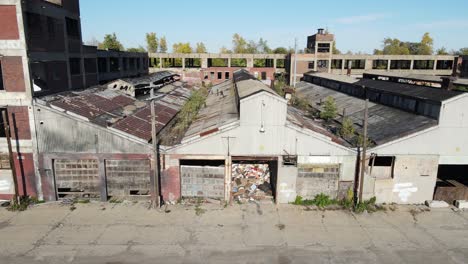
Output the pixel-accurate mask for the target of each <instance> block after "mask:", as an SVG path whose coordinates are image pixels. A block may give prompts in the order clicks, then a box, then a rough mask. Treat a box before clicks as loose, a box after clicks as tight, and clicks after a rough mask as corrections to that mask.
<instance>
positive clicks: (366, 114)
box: [359, 86, 369, 202]
mask: <svg viewBox="0 0 468 264" xmlns="http://www.w3.org/2000/svg"><path fill="white" fill-rule="evenodd" d="M362 88H364V94H365V98H366V101H365V108H364V124H363V127H364V136H363V140H362V155H361V175H360V177H359V202H362V196H363V190H364V173H365V170H366V162H367V159H366V152H367V122H368V118H369V99H368V98H367V89H366V87H365V86H363V87H362Z"/></svg>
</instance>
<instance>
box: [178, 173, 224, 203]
mask: <svg viewBox="0 0 468 264" xmlns="http://www.w3.org/2000/svg"><path fill="white" fill-rule="evenodd" d="M180 169H181V178H182V185H181V187H182V196H183V197H209V198H220V199H224V166H220V167H210V166H181V168H180Z"/></svg>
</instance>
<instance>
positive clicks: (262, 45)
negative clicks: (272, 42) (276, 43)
mask: <svg viewBox="0 0 468 264" xmlns="http://www.w3.org/2000/svg"><path fill="white" fill-rule="evenodd" d="M257 52H258V53H262V54H267V53H271V48H270V47H269V46H268V43H267V41H266V40H264V39H263V38H260V40H259V41H258V45H257Z"/></svg>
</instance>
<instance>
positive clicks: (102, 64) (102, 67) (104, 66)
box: [98, 58, 107, 73]
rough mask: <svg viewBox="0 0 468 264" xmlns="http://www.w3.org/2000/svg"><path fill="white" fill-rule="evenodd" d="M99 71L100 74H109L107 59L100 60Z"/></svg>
mask: <svg viewBox="0 0 468 264" xmlns="http://www.w3.org/2000/svg"><path fill="white" fill-rule="evenodd" d="M98 70H99V72H100V73H104V72H107V60H106V58H99V59H98Z"/></svg>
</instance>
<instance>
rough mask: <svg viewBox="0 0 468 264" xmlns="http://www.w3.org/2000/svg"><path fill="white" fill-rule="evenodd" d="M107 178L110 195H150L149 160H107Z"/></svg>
mask: <svg viewBox="0 0 468 264" xmlns="http://www.w3.org/2000/svg"><path fill="white" fill-rule="evenodd" d="M106 178H107V191H108V195H109V196H113V197H125V196H142V195H143V196H146V195H150V185H151V182H150V181H151V179H150V161H149V160H106Z"/></svg>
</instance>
